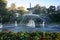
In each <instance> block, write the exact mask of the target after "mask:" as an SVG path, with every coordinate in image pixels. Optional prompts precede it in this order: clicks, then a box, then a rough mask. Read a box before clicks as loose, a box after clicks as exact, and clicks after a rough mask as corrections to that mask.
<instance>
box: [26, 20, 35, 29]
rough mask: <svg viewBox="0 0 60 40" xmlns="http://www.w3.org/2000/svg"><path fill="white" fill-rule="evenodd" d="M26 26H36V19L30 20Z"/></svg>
mask: <svg viewBox="0 0 60 40" xmlns="http://www.w3.org/2000/svg"><path fill="white" fill-rule="evenodd" d="M26 26H29V27H34V28H35V22H34V20H32V19H31V20H29V22H28V24H27V25H26Z"/></svg>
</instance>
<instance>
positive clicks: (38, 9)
mask: <svg viewBox="0 0 60 40" xmlns="http://www.w3.org/2000/svg"><path fill="white" fill-rule="evenodd" d="M34 8H35V10H34V12H33V14H40V13H41V9H40V6H39V4H36V5H35V6H34Z"/></svg>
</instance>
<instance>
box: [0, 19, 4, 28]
mask: <svg viewBox="0 0 60 40" xmlns="http://www.w3.org/2000/svg"><path fill="white" fill-rule="evenodd" d="M1 21H2V18H1ZM2 27H3V25H2V22H1V23H0V28H2Z"/></svg>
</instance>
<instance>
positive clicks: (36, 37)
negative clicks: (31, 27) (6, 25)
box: [0, 31, 60, 40]
mask: <svg viewBox="0 0 60 40" xmlns="http://www.w3.org/2000/svg"><path fill="white" fill-rule="evenodd" d="M43 39H46V40H59V39H60V32H56V33H55V32H45V33H44V32H37V31H32V32H17V33H15V32H11V31H10V32H8V31H2V32H0V40H43Z"/></svg>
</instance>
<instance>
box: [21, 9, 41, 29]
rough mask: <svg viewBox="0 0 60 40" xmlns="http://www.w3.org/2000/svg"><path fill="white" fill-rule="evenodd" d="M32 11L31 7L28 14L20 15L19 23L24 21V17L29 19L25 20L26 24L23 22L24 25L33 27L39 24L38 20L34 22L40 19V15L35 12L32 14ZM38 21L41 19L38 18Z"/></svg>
mask: <svg viewBox="0 0 60 40" xmlns="http://www.w3.org/2000/svg"><path fill="white" fill-rule="evenodd" d="M32 12H33V11H32V9H30V10H29V13H28V14H24V15H23V16H22V17H23V19H22V21H21V22H20V24H22V23H23V22H24V21H25V19H29V20H27V21H28V23H27V24H26V23H25V25H26V26H28V27H32V28H35V27H37V26H40V24H39V23H38V22H36V20H38V19H40V16H39V15H37V14H33V13H32ZM40 21H42V20H40ZM36 23H37V24H36Z"/></svg>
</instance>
